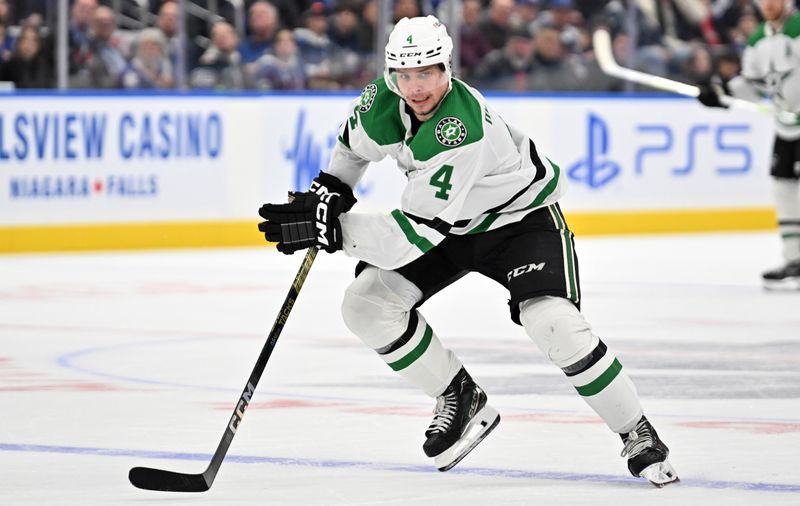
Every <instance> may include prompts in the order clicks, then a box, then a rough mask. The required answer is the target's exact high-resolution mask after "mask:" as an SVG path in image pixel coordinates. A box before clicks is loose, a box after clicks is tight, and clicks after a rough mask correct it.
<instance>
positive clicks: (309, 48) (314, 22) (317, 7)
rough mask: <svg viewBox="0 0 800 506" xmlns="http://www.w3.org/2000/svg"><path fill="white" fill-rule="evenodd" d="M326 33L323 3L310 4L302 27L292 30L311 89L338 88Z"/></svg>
mask: <svg viewBox="0 0 800 506" xmlns="http://www.w3.org/2000/svg"><path fill="white" fill-rule="evenodd" d="M327 31H328V9H327V7H325V4H324V3H323V2H314V3H313V4H311V7H309V9H308V10H307V11H306V12H305V13H304V14H303V26H302V27H300V28H296V29H295V30H294V39H295V41H296V42H297V47H298V48H299V49H300V58H301V59H302V60H303V64H304V65H305V70H306V75H307V76H308V85H309V87H310V88H312V89H336V88H339V85H338V83H337V82H336V80H335V78H334V75H333V65H332V59H333V53H334V46H333V43H332V42H331V39H330V38H329V37H328V34H327Z"/></svg>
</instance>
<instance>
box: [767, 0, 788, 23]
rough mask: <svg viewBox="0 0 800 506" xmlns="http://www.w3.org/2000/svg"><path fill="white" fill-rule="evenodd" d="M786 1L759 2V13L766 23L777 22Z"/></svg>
mask: <svg viewBox="0 0 800 506" xmlns="http://www.w3.org/2000/svg"><path fill="white" fill-rule="evenodd" d="M785 7H786V0H761V12H762V13H763V14H764V19H766V20H767V21H777V20H779V19H780V18H781V16H783V9H784V8H785Z"/></svg>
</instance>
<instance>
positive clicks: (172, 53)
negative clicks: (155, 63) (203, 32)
mask: <svg viewBox="0 0 800 506" xmlns="http://www.w3.org/2000/svg"><path fill="white" fill-rule="evenodd" d="M178 20H179V16H178V3H177V2H175V1H174V0H167V1H165V2H164V3H163V4H161V7H159V9H158V17H157V18H156V28H158V29H159V30H160V31H161V35H162V36H163V37H164V41H165V44H166V51H167V52H166V54H167V57H168V58H169V62H170V64H171V65H172V68H173V69H176V68H177V65H178V55H179V54H180V52H181V42H180V40H179V37H178V28H179V27H178ZM192 26H194V25H192ZM196 31H197V29H196V28H194V27H193V28H192V30H191V32H192V33H188V32H189V30H188V29H187V34H186V52H185V53H184V57H185V62H186V67H187V68H191V67H193V66H194V65H195V63H196V60H197V55H198V53H199V52H200V51H199V47H198V46H197V44H195V43H194V37H193V34H194V32H196Z"/></svg>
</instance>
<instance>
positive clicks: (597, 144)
mask: <svg viewBox="0 0 800 506" xmlns="http://www.w3.org/2000/svg"><path fill="white" fill-rule="evenodd" d="M586 148H587V149H586V158H584V159H582V160H578V162H577V163H575V164H573V165H572V166H570V167H569V169H567V176H568V177H569V178H570V179H571V180H573V181H577V182H582V183H585V184H586V185H587V186H588V187H589V188H600V187H602V186H605V185H607V184H608V183H610V182H611V181H613V180H614V179H615V178H616V177H618V176H619V174H620V165H619V164H618V163H616V162H614V161H611V160H608V159H606V156H607V155H608V150H609V149H610V141H609V134H608V125H606V123H605V122H604V121H603V120H602V118H600V116H597V115H596V114H593V113H589V122H588V128H587V130H586Z"/></svg>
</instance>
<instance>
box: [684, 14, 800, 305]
mask: <svg viewBox="0 0 800 506" xmlns="http://www.w3.org/2000/svg"><path fill="white" fill-rule="evenodd" d="M760 7H761V12H762V13H763V15H764V19H765V21H764V22H762V23H761V24H760V25H759V26H758V28H757V29H756V30H755V32H753V34H752V35H751V36H750V39H749V40H748V42H747V47H746V48H745V49H744V52H743V53H742V71H741V73H740V75H738V76H737V77H735V78H733V79H732V80H731V81H730V82H729V83H728V89H729V91H730V92H731V93H732V94H733V95H735V96H737V97H739V98H744V99H748V100H752V101H759V100H761V98H762V97H768V98H769V99H770V101H771V102H772V105H773V107H774V110H775V113H776V114H775V140H774V144H773V148H772V168H771V170H770V174H771V176H772V178H773V193H774V197H775V207H776V209H777V214H778V231H779V232H780V235H781V242H782V246H783V257H784V260H785V263H784V264H783V265H782V266H780V267H778V268H776V269H773V270H769V271H767V272H765V273H764V274H763V280H764V285H765V286H766V287H767V288H793V289H800V119H798V118H800V13H798V12H796V11H795V10H794V7H793V6H792V4H791V2H790V1H787V0H760ZM719 94H720V90H719V89H717V88H715V87H711V86H706V87H701V93H700V96H699V97H698V99H699V100H700V102H702V103H703V104H705V105H707V106H710V107H725V105H723V104H722V103H721V102H720V99H719ZM782 113H789V114H782Z"/></svg>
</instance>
